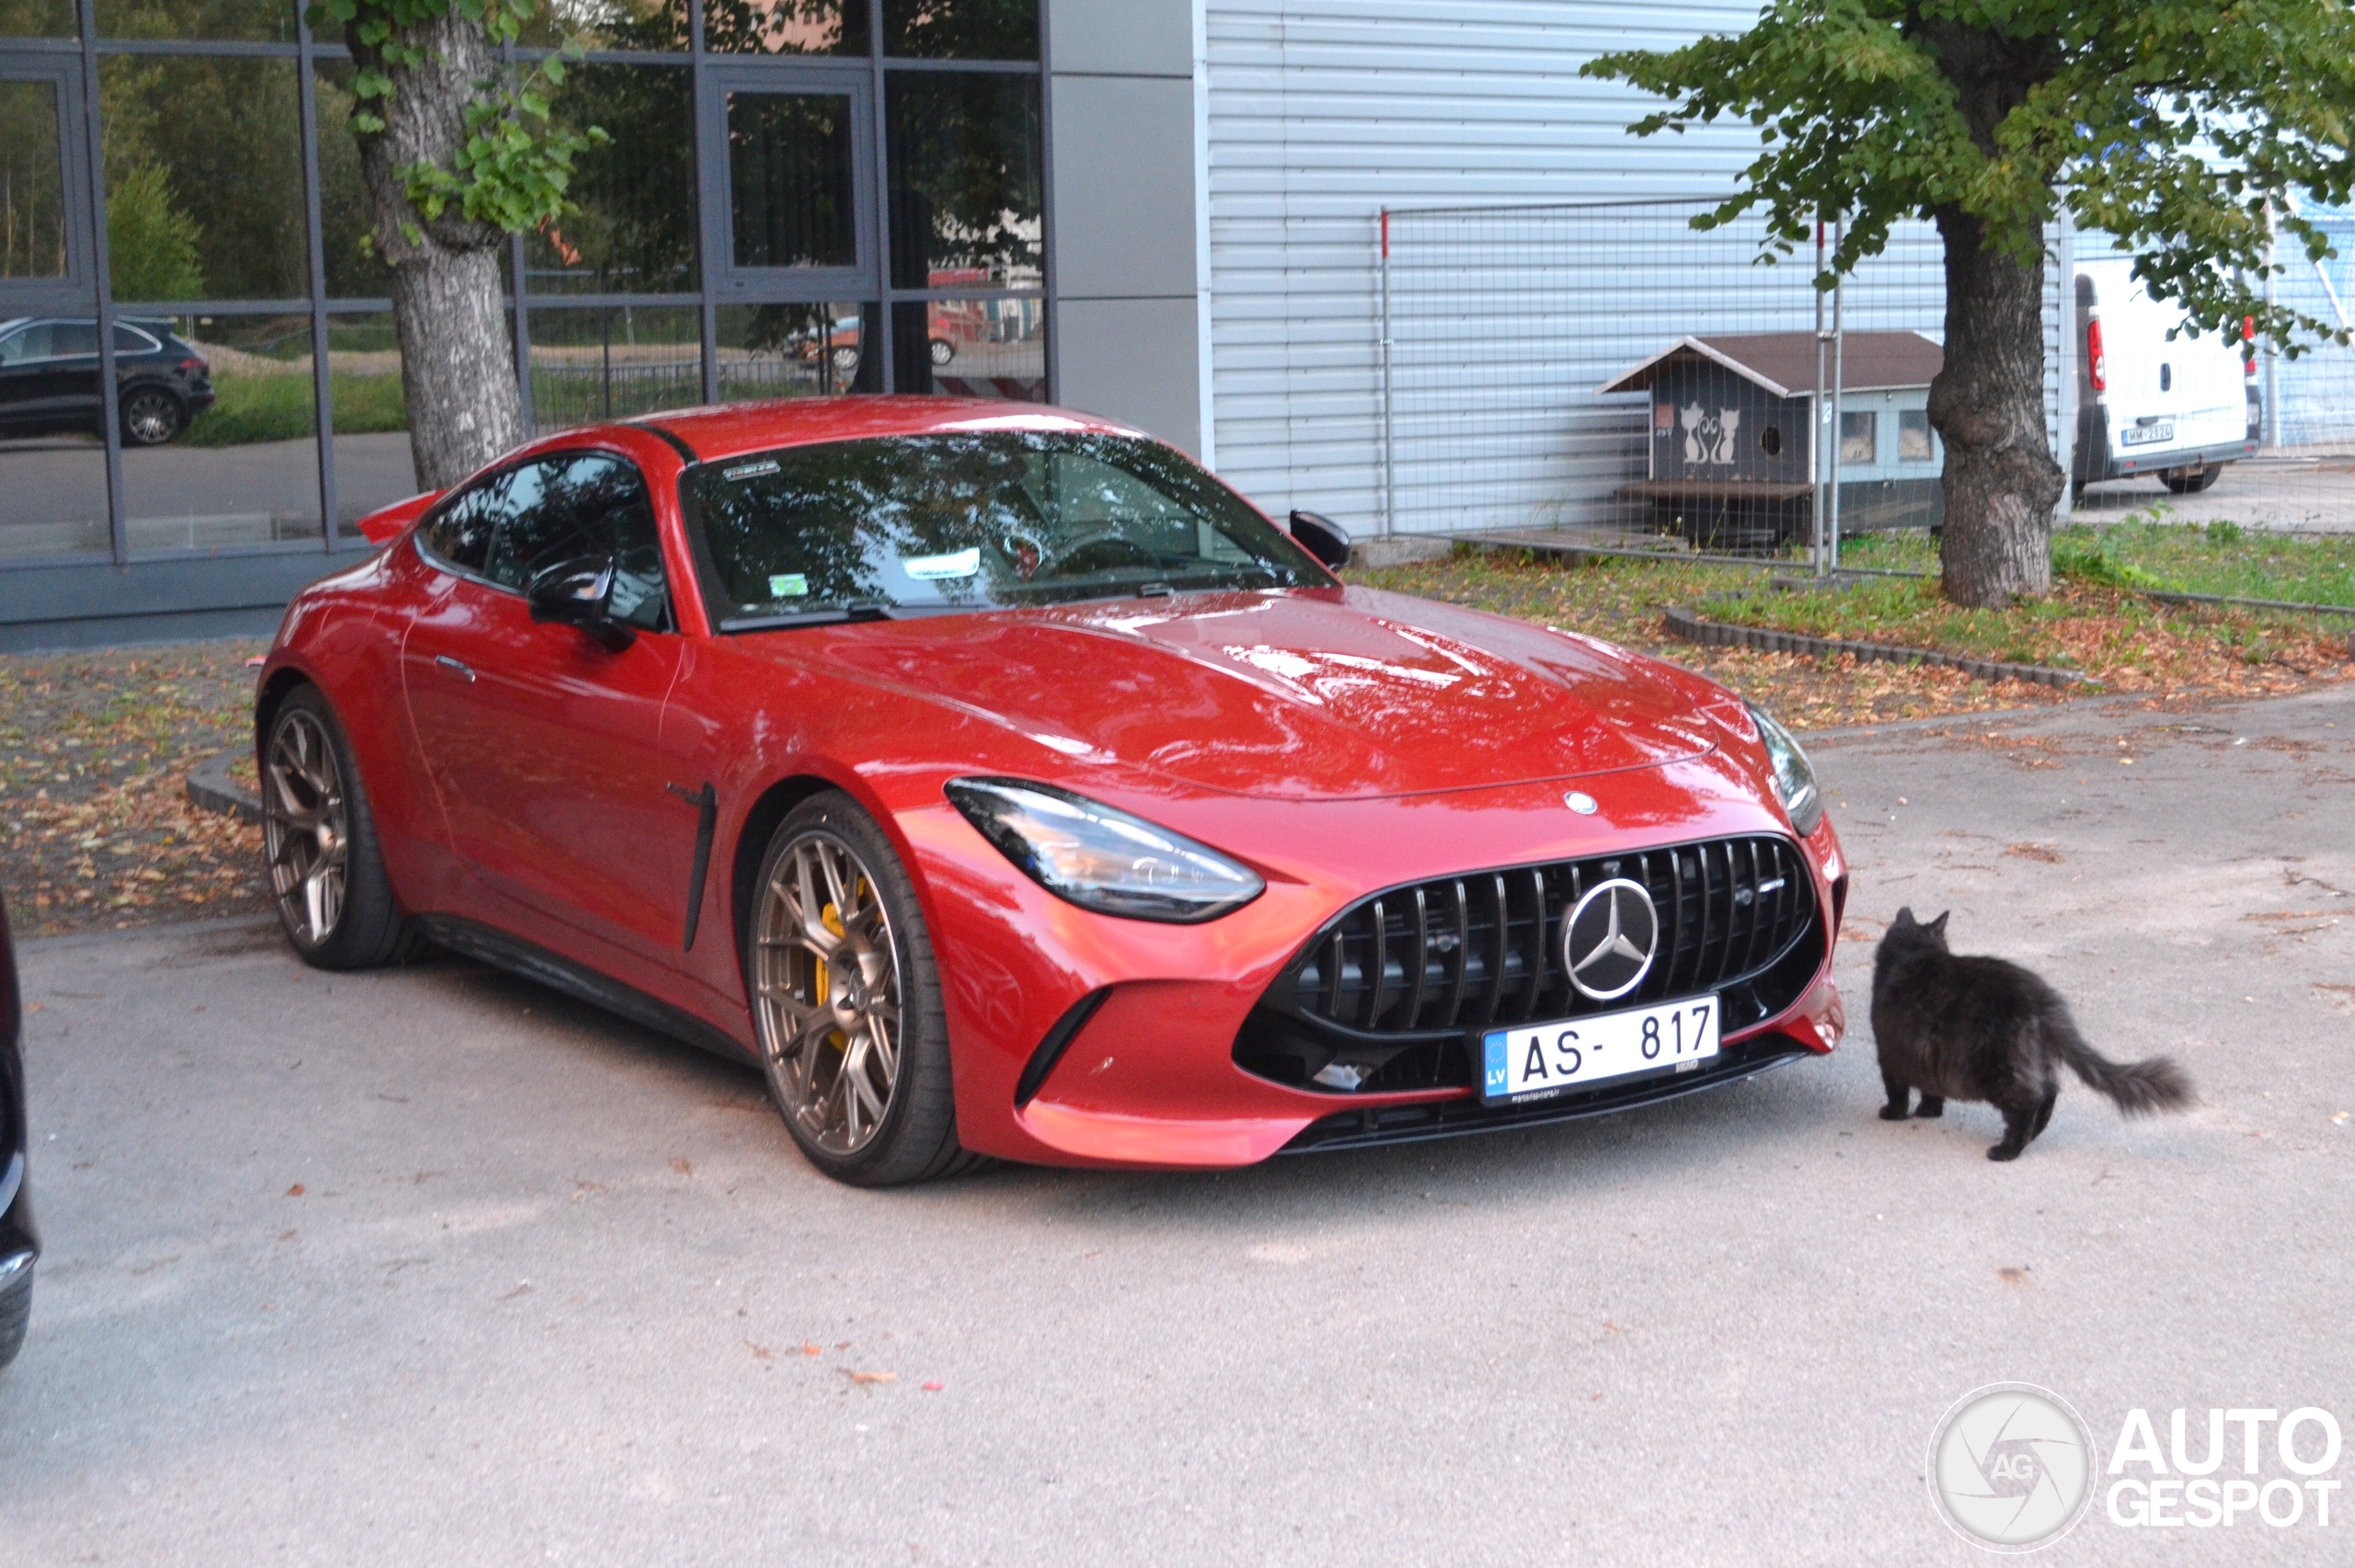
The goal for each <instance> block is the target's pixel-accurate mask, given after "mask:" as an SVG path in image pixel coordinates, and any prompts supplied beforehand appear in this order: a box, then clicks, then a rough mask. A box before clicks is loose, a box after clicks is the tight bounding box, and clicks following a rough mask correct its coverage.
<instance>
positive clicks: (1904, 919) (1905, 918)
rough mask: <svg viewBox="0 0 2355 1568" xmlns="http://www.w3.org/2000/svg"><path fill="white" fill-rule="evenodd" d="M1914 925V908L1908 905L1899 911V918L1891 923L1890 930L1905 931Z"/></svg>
mask: <svg viewBox="0 0 2355 1568" xmlns="http://www.w3.org/2000/svg"><path fill="white" fill-rule="evenodd" d="M1913 923H1914V921H1913V905H1911V904H1907V905H1905V906H1904V907H1903V908H1901V909H1900V910H1898V911H1897V918H1896V919H1895V920H1893V921H1890V922H1889V929H1890V930H1891V931H1903V930H1904V929H1906V928H1907V927H1908V926H1910V925H1912V924H1913Z"/></svg>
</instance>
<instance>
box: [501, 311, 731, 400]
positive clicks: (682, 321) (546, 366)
mask: <svg viewBox="0 0 2355 1568" xmlns="http://www.w3.org/2000/svg"><path fill="white" fill-rule="evenodd" d="M702 401H703V333H702V326H701V323H700V321H699V319H698V318H697V315H696V313H695V311H694V310H693V309H691V308H666V307H661V306H651V307H649V306H637V307H631V306H626V305H624V306H617V307H615V308H613V309H610V310H605V309H585V310H584V309H563V310H551V309H548V308H546V307H545V306H534V308H533V311H532V417H533V418H534V420H535V421H536V422H537V423H538V425H539V428H540V429H543V430H557V429H564V428H565V427H567V426H569V425H586V424H592V423H594V422H597V421H599V420H604V419H627V418H634V417H636V416H637V415H639V414H650V413H652V412H654V411H655V410H657V409H661V408H687V407H692V406H695V405H696V404H698V403H701V402H702Z"/></svg>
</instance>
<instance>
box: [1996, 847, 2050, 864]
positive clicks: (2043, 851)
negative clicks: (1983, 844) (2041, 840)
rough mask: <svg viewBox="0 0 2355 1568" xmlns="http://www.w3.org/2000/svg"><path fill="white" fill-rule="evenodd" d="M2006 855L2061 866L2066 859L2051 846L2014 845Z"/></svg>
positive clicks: (2007, 850) (2006, 851)
mask: <svg viewBox="0 0 2355 1568" xmlns="http://www.w3.org/2000/svg"><path fill="white" fill-rule="evenodd" d="M2004 853H2005V854H2007V855H2011V856H2014V857H2015V858H2016V859H2019V860H2040V861H2042V862H2043V863H2044V864H2047V865H2059V864H2061V863H2062V860H2063V858H2065V857H2063V856H2062V853H2061V852H2060V851H2059V850H2056V849H2054V848H2053V847H2052V846H2051V845H2050V844H2013V845H2012V846H2010V847H2009V848H2008V849H2006V850H2005V851H2004Z"/></svg>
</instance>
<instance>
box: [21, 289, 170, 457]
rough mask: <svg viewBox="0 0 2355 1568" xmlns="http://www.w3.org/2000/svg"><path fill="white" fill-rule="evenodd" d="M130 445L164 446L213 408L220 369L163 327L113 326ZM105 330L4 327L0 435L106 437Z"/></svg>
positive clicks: (47, 323)
mask: <svg viewBox="0 0 2355 1568" xmlns="http://www.w3.org/2000/svg"><path fill="white" fill-rule="evenodd" d="M114 348H115V361H114V373H115V379H116V382H117V383H118V385H119V386H120V387H121V394H122V441H123V444H124V445H125V446H161V445H163V444H164V443H165V442H166V441H170V440H171V439H172V438H173V437H174V436H177V435H178V434H179V433H180V432H181V431H182V430H185V429H188V422H189V421H190V419H193V418H196V417H197V416H198V415H199V414H201V413H203V412H204V410H206V409H207V408H210V407H212V406H213V367H212V366H210V365H208V364H206V363H205V362H204V356H203V355H201V354H200V353H198V352H197V351H196V350H195V349H193V348H191V347H190V345H189V344H188V343H187V342H186V341H184V340H183V339H181V338H179V337H178V336H177V335H176V334H175V333H174V332H173V331H172V329H171V324H170V323H169V322H164V321H147V320H138V321H131V320H125V321H118V322H116V323H115V324H114ZM105 429H106V426H105V419H104V417H103V415H102V414H101V412H100V404H99V402H98V323H97V322H96V321H93V320H92V319H90V318H89V317H88V316H80V317H75V316H31V317H20V318H18V319H17V320H15V321H0V436H38V435H49V434H52V433H54V432H57V431H61V430H70V431H85V432H87V433H89V434H91V435H99V434H103V433H104V431H105Z"/></svg>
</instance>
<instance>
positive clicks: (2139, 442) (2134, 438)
mask: <svg viewBox="0 0 2355 1568" xmlns="http://www.w3.org/2000/svg"><path fill="white" fill-rule="evenodd" d="M2173 440H2175V421H2174V420H2173V419H2163V420H2161V421H2160V422H2159V423H2157V424H2155V425H2129V426H2127V427H2126V429H2122V430H2120V431H2119V432H2118V441H2119V445H2120V446H2150V445H2153V444H2154V443H2156V442H2158V441H2173Z"/></svg>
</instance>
